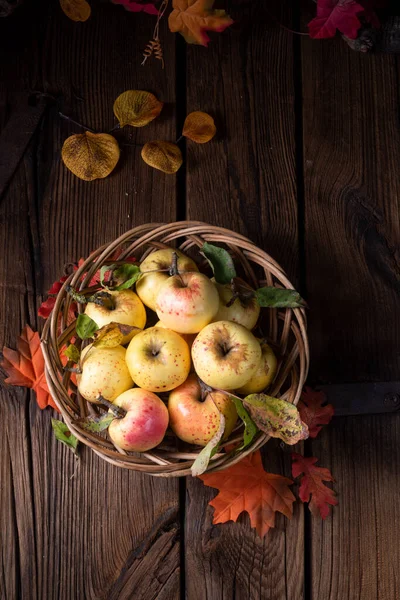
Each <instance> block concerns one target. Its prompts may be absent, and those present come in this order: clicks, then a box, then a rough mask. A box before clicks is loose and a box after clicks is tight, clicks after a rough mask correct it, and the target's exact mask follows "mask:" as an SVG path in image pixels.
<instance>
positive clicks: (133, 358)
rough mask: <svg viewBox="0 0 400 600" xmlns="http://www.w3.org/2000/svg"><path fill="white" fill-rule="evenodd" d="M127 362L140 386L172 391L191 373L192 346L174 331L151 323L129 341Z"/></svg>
mask: <svg viewBox="0 0 400 600" xmlns="http://www.w3.org/2000/svg"><path fill="white" fill-rule="evenodd" d="M126 364H127V365H128V369H129V372H130V374H131V376H132V379H133V381H134V382H135V383H136V384H137V385H138V386H139V387H141V388H143V389H145V390H149V391H151V392H169V391H170V390H172V389H174V388H175V387H177V386H178V385H180V384H181V383H183V382H184V381H185V379H186V378H187V376H188V374H189V371H190V364H191V363H190V350H189V346H188V345H187V343H186V342H185V340H184V339H183V338H182V337H181V336H180V335H179V334H178V333H176V332H175V331H171V330H170V329H164V328H163V327H149V328H148V329H145V330H144V331H141V332H140V333H138V334H137V335H136V336H135V337H134V338H133V339H132V341H131V342H130V344H129V346H128V348H127V351H126Z"/></svg>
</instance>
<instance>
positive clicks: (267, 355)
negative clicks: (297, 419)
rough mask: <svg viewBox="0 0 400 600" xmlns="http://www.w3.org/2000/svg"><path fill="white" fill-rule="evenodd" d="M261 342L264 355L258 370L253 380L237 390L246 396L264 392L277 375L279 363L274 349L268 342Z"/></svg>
mask: <svg viewBox="0 0 400 600" xmlns="http://www.w3.org/2000/svg"><path fill="white" fill-rule="evenodd" d="M259 341H260V344H261V352H262V355H261V359H260V362H259V363H258V368H257V370H256V372H255V373H254V375H253V376H252V377H251V379H250V380H249V381H248V382H247V383H245V384H244V385H243V386H242V387H240V388H238V389H237V390H236V391H237V392H238V393H239V394H243V395H244V396H247V395H248V394H258V393H259V392H263V391H264V390H265V388H267V387H268V386H269V385H270V384H271V383H272V381H273V380H274V377H275V374H276V368H277V364H278V362H277V360H276V356H275V354H274V352H273V350H272V348H271V347H270V346H269V345H268V344H267V343H266V342H264V341H261V340H259Z"/></svg>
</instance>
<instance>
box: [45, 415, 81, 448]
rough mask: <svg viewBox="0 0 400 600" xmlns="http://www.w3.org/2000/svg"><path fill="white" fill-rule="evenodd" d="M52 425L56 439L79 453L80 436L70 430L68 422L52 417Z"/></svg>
mask: <svg viewBox="0 0 400 600" xmlns="http://www.w3.org/2000/svg"><path fill="white" fill-rule="evenodd" d="M51 426H52V428H53V431H54V435H55V436H56V439H57V440H58V441H59V442H61V443H62V444H65V445H66V446H67V447H68V448H70V450H72V452H73V453H74V454H78V451H77V448H78V438H77V437H75V436H74V435H73V434H72V433H71V432H70V430H69V429H68V427H67V426H66V424H65V423H63V422H62V421H59V420H58V419H52V420H51Z"/></svg>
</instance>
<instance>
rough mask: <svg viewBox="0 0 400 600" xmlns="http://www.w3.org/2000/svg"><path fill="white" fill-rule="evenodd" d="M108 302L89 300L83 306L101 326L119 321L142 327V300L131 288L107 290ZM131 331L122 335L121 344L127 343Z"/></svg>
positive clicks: (133, 333)
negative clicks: (104, 303)
mask: <svg viewBox="0 0 400 600" xmlns="http://www.w3.org/2000/svg"><path fill="white" fill-rule="evenodd" d="M108 294H109V296H110V297H109V298H108V299H109V300H110V302H107V304H106V306H101V305H99V304H95V303H94V302H89V303H88V304H87V305H86V308H85V314H86V315H88V317H90V318H91V319H93V321H95V323H97V325H98V326H99V327H100V328H101V327H104V325H108V324H109V323H121V324H122V325H130V326H133V327H139V328H140V329H143V328H144V326H145V325H146V309H145V307H144V306H143V302H142V301H141V300H140V298H139V297H138V296H137V294H135V292H133V291H132V290H121V291H119V292H117V291H107V295H108ZM135 333H136V332H132V333H130V334H128V335H126V336H124V338H123V340H122V344H127V343H128V342H129V341H130V340H131V339H132V338H133V336H134V335H135Z"/></svg>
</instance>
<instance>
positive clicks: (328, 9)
mask: <svg viewBox="0 0 400 600" xmlns="http://www.w3.org/2000/svg"><path fill="white" fill-rule="evenodd" d="M363 12H364V7H363V6H361V4H359V3H358V2H355V0H318V3H317V16H316V17H315V18H314V19H313V20H312V21H311V22H310V23H309V24H308V28H309V31H310V37H311V38H314V39H322V38H332V37H334V36H335V35H336V30H339V31H340V32H341V33H343V35H345V36H347V37H348V38H350V39H352V40H354V39H355V38H356V37H357V34H358V30H359V29H360V27H361V23H360V19H359V16H360V14H361V13H363Z"/></svg>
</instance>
